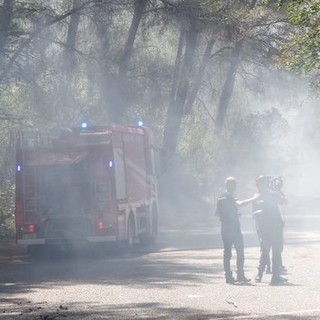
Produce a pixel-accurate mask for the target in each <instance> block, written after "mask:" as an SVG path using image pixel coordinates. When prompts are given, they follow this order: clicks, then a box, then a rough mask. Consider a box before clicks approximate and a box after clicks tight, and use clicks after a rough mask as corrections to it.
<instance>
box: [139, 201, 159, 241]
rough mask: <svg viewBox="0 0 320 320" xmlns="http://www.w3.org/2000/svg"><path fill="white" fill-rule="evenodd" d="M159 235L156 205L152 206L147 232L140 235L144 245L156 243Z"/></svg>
mask: <svg viewBox="0 0 320 320" xmlns="http://www.w3.org/2000/svg"><path fill="white" fill-rule="evenodd" d="M157 235H158V211H157V209H156V206H152V212H151V215H150V218H149V221H148V225H147V232H146V233H143V234H141V235H140V236H139V241H140V243H141V244H142V245H151V244H154V243H155V242H156V240H157Z"/></svg>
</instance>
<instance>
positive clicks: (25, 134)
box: [18, 131, 56, 224]
mask: <svg viewBox="0 0 320 320" xmlns="http://www.w3.org/2000/svg"><path fill="white" fill-rule="evenodd" d="M55 138H56V137H53V136H50V135H49V134H43V133H42V132H40V131H22V132H20V133H19V139H18V141H19V146H18V147H19V148H20V150H21V157H22V165H20V170H21V174H22V186H23V190H22V192H23V203H24V206H23V211H24V212H23V214H24V219H25V223H27V224H28V223H35V222H36V221H35V219H36V217H37V216H38V207H37V199H36V197H37V184H36V171H37V169H36V167H35V166H29V165H27V164H26V163H27V155H28V157H29V158H30V157H32V158H33V159H35V158H36V156H37V154H38V150H39V148H40V147H51V146H53V143H54V140H55Z"/></svg>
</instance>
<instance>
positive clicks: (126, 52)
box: [109, 0, 148, 123]
mask: <svg viewBox="0 0 320 320" xmlns="http://www.w3.org/2000/svg"><path fill="white" fill-rule="evenodd" d="M147 3H148V0H134V13H133V17H132V21H131V26H130V29H129V33H128V37H127V40H126V43H125V46H124V49H123V52H122V56H121V58H120V62H119V69H118V77H116V78H115V79H114V80H113V83H112V84H111V87H112V88H113V90H112V93H111V101H112V107H111V108H110V109H109V115H110V120H111V121H112V122H116V123H121V120H122V118H123V115H124V112H125V110H126V108H127V107H128V104H129V98H128V94H127V88H128V87H129V85H128V84H127V83H126V79H125V78H126V74H127V72H128V68H129V63H130V59H131V57H132V53H133V45H134V41H135V39H136V36H137V31H138V28H139V24H140V21H141V18H142V16H143V13H144V10H145V7H146V5H147Z"/></svg>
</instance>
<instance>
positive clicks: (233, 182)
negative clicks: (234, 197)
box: [225, 177, 237, 193]
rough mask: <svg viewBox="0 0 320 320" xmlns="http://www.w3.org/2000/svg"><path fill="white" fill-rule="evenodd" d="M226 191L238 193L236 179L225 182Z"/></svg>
mask: <svg viewBox="0 0 320 320" xmlns="http://www.w3.org/2000/svg"><path fill="white" fill-rule="evenodd" d="M225 185H226V190H227V191H228V192H230V193H233V192H235V191H236V188H237V181H236V179H235V178H234V177H228V178H227V179H226V181H225Z"/></svg>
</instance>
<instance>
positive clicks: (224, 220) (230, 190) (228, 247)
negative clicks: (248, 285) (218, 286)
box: [215, 177, 255, 283]
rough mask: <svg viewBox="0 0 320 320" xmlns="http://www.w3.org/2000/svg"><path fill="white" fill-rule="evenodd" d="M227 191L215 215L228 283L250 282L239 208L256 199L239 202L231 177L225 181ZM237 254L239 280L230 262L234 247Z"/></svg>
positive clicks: (234, 180)
mask: <svg viewBox="0 0 320 320" xmlns="http://www.w3.org/2000/svg"><path fill="white" fill-rule="evenodd" d="M225 186H226V191H225V193H223V194H222V195H220V196H219V197H218V200H217V207H216V212H215V215H216V216H218V217H219V218H220V221H221V236H222V241H223V246H224V252H223V266H224V271H225V277H226V283H235V282H236V281H239V282H249V281H250V279H247V278H246V277H245V275H244V270H243V266H244V246H243V237H242V232H241V228H240V221H239V211H238V206H242V205H246V204H248V203H250V202H252V201H253V200H254V199H255V198H252V199H248V200H243V201H237V200H236V199H235V191H236V188H237V182H236V179H235V178H233V177H229V178H227V179H226V181H225ZM233 246H234V248H235V250H236V253H237V280H236V279H235V278H234V277H233V275H232V271H231V267H230V262H231V257H232V247H233Z"/></svg>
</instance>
